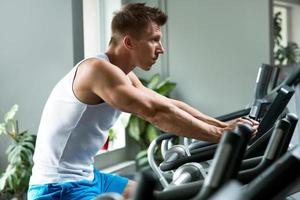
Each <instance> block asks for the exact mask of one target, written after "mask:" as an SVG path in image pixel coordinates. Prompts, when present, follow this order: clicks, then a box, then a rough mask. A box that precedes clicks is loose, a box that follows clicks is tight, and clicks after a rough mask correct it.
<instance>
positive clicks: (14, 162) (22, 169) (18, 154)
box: [0, 105, 36, 199]
mask: <svg viewBox="0 0 300 200" xmlns="http://www.w3.org/2000/svg"><path fill="white" fill-rule="evenodd" d="M17 111H18V105H14V106H12V108H11V109H10V111H8V112H7V113H5V114H4V121H3V122H2V123H0V135H5V136H7V137H8V138H9V139H10V140H11V141H12V142H11V144H10V145H9V146H8V148H7V150H6V154H7V158H8V166H7V167H6V170H5V172H4V173H2V174H1V177H0V192H1V195H6V198H7V199H8V198H12V199H24V198H25V197H24V196H26V191H27V189H28V184H29V178H30V175H31V169H32V165H33V161H32V156H33V152H34V147H35V140H36V136H35V135H33V134H31V133H29V132H28V131H27V130H26V131H20V130H19V126H18V120H16V118H15V115H16V112H17Z"/></svg>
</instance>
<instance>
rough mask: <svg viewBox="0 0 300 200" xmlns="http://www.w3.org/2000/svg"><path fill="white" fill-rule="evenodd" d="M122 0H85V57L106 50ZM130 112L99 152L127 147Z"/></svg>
mask: <svg viewBox="0 0 300 200" xmlns="http://www.w3.org/2000/svg"><path fill="white" fill-rule="evenodd" d="M121 5H122V2H121V0H113V1H112V0H83V33H84V57H85V58H87V57H90V56H94V55H97V54H99V53H100V52H105V50H106V47H107V46H108V43H109V40H110V35H111V30H110V23H111V20H112V17H113V13H114V12H115V11H116V10H119V9H120V8H121ZM129 116H130V115H129V114H127V113H122V114H121V116H120V117H119V119H118V121H117V122H116V123H115V125H114V126H113V127H112V128H111V129H110V131H109V136H110V138H112V141H109V144H108V149H107V150H105V149H100V150H99V153H102V152H106V151H112V150H115V149H119V148H124V147H125V126H126V124H127V122H128V119H129Z"/></svg>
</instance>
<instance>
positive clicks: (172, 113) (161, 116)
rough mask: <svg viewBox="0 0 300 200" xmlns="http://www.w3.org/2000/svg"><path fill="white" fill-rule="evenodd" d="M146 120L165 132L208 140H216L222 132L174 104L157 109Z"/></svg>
mask: <svg viewBox="0 0 300 200" xmlns="http://www.w3.org/2000/svg"><path fill="white" fill-rule="evenodd" d="M148 121H149V122H151V123H152V124H153V125H155V126H156V127H157V128H159V129H161V130H163V131H165V132H170V133H174V134H176V135H179V136H184V137H190V138H195V139H199V140H205V141H210V142H218V141H219V139H220V137H221V135H222V132H223V129H222V128H220V127H217V126H214V125H211V124H207V123H206V122H203V121H201V120H199V119H197V118H195V117H193V116H192V115H190V114H189V113H188V112H186V111H184V110H181V109H180V108H178V107H177V106H174V105H171V106H168V107H164V108H162V109H160V110H157V111H156V114H155V116H153V117H152V118H151V119H148Z"/></svg>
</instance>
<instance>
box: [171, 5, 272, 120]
mask: <svg viewBox="0 0 300 200" xmlns="http://www.w3.org/2000/svg"><path fill="white" fill-rule="evenodd" d="M166 7H167V13H168V15H169V21H168V30H167V32H168V35H167V39H168V49H167V51H168V55H169V57H168V59H169V71H170V77H171V79H172V80H174V81H175V82H177V83H178V86H177V90H176V97H177V98H180V99H183V100H184V101H186V102H188V103H190V104H192V105H193V106H195V107H197V108H198V109H200V110H201V111H203V112H205V113H208V114H210V115H213V116H218V115H221V114H225V113H228V112H230V111H233V110H235V109H240V108H243V107H244V106H246V104H248V103H250V101H251V100H252V97H253V90H254V83H255V78H256V73H257V71H258V68H259V66H260V65H261V64H262V63H269V62H270V33H269V26H270V24H269V0H251V1H245V0H243V1H237V0H226V1H224V0H201V1H199V0H189V1H182V0H169V1H167V5H166Z"/></svg>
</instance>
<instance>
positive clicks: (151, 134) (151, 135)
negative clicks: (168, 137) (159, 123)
mask: <svg viewBox="0 0 300 200" xmlns="http://www.w3.org/2000/svg"><path fill="white" fill-rule="evenodd" d="M158 134H159V131H158V129H157V128H155V127H154V126H153V125H152V124H148V126H147V130H146V137H147V141H148V143H149V144H150V143H151V142H152V141H153V140H154V139H155V138H157V136H158Z"/></svg>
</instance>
